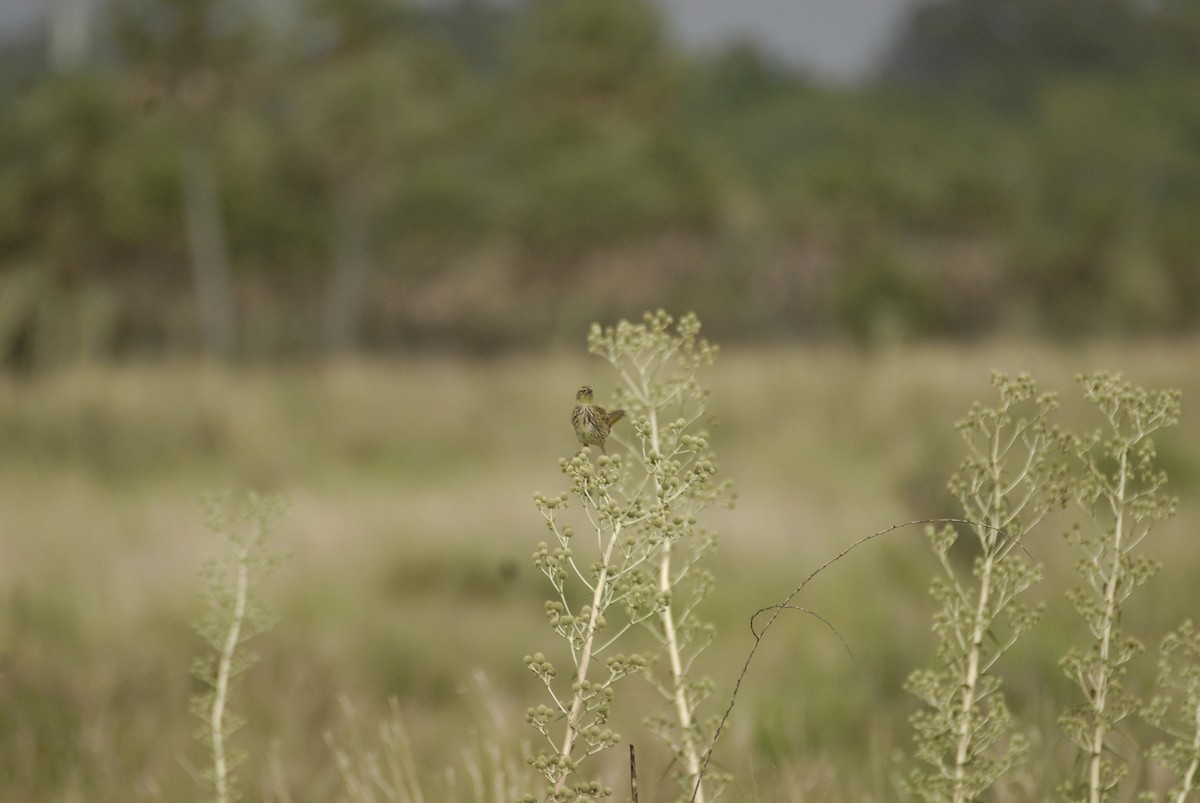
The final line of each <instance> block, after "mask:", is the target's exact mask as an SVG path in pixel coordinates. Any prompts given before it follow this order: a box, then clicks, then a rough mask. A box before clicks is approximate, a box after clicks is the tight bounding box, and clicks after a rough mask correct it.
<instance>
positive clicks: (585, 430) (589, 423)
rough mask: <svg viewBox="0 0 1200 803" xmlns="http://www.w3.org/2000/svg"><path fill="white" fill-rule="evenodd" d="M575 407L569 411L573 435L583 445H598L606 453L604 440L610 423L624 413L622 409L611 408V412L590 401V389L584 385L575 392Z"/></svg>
mask: <svg viewBox="0 0 1200 803" xmlns="http://www.w3.org/2000/svg"><path fill="white" fill-rule="evenodd" d="M575 402H576V404H575V409H574V410H573V411H572V412H571V426H573V427H575V437H576V438H579V442H580V443H582V444H583V445H584V446H599V447H600V451H601V452H604V453H605V454H607V452H608V450H607V449H605V448H604V442H605V441H606V440H608V433H609V432H610V431H611V430H612V425H613V424H615V423H617V422H618V421H620V420H621V418H622V417H623V416H624V415H625V411H624V410H613V411H612V412H611V413H610V412H608V411H607V410H605V409H604V408H603V407H601V406H600V405H598V404H593V403H592V389H591V387H590V386H588V385H584V386H583V387H581V388H580V389H579V392H578V393H576V394H575Z"/></svg>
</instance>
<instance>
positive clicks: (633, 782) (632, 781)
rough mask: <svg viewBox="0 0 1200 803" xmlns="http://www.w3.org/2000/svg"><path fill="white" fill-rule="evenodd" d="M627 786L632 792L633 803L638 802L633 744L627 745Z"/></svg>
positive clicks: (635, 757) (635, 756)
mask: <svg viewBox="0 0 1200 803" xmlns="http://www.w3.org/2000/svg"><path fill="white" fill-rule="evenodd" d="M629 788H630V790H631V791H632V793H633V803H638V791H637V754H636V753H635V752H634V751H633V745H632V744H630V745H629Z"/></svg>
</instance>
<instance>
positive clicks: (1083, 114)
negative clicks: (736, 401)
mask: <svg viewBox="0 0 1200 803" xmlns="http://www.w3.org/2000/svg"><path fill="white" fill-rule="evenodd" d="M285 6H286V4H285ZM286 7H287V8H288V9H289V12H288V13H287V14H284V15H282V16H278V15H277V16H276V17H272V18H270V21H268V19H267V18H263V19H259V18H258V17H257V16H255V14H254V12H253V9H254V8H256V6H254V5H252V4H251V5H243V4H233V3H229V2H227V0H204V2H181V1H180V0H121V2H118V3H115V4H114V5H113V6H112V7H111V10H110V11H109V12H108V15H109V16H108V18H107V19H104V20H102V21H101V24H98V26H97V31H100V32H106V33H105V35H106V36H107V37H108V40H109V41H108V42H107V44H106V46H105V47H103V48H97V51H98V52H99V53H100V54H101V55H100V56H97V57H96V58H95V59H94V60H93V63H92V65H91V66H90V67H89V68H88V69H87V70H85V71H78V70H76V71H63V70H58V71H54V70H43V71H40V72H38V71H34V72H33V75H34V77H33V79H32V80H29V81H27V82H26V84H25V87H24V89H22V90H20V91H14V90H9V89H5V90H4V91H5V92H7V93H8V94H9V95H10V96H11V97H8V98H6V102H4V103H3V104H0V299H2V301H0V364H3V365H5V366H8V367H22V366H25V367H28V366H36V365H41V364H53V363H57V362H64V361H74V360H78V359H82V358H90V357H97V356H119V355H126V354H130V353H144V352H147V351H151V352H160V351H164V350H184V351H190V350H196V349H198V348H201V347H203V346H204V345H205V343H206V341H212V339H213V332H212V326H213V325H218V326H219V325H220V322H221V321H222V320H224V321H233V320H236V321H237V332H236V335H233V334H231V335H230V338H233V339H235V340H236V353H240V354H243V355H245V356H256V357H261V356H278V355H282V354H290V353H305V352H310V351H314V350H319V349H322V348H328V347H366V348H374V349H379V348H388V347H396V346H407V347H414V346H415V347H426V346H438V347H445V346H449V347H455V348H467V349H471V350H494V349H498V348H505V347H510V346H519V345H537V344H542V343H545V342H546V341H550V340H556V339H558V338H560V337H563V336H564V334H565V333H567V332H573V331H578V330H579V328H580V327H582V326H583V325H585V324H586V322H587V321H590V320H592V319H594V318H596V317H605V316H608V315H611V314H615V313H623V314H624V313H628V312H629V311H630V310H636V309H641V308H645V307H653V306H658V305H668V306H680V307H683V306H687V307H691V308H694V309H696V310H697V311H698V312H699V313H700V314H701V315H703V317H704V319H705V320H706V321H707V322H708V325H709V328H710V329H711V330H712V331H713V332H714V333H715V334H716V335H718V336H721V337H723V338H726V339H728V338H730V337H734V338H736V337H743V338H762V337H776V336H780V335H797V334H801V335H805V336H810V337H812V336H817V337H831V336H834V337H836V336H848V337H850V338H852V339H853V340H856V341H858V342H863V343H873V342H877V341H879V340H886V339H894V338H905V337H920V336H930V335H936V336H976V335H981V334H989V333H995V332H1003V331H1014V330H1020V331H1024V332H1028V331H1030V330H1032V331H1034V332H1037V333H1042V334H1052V335H1056V336H1080V335H1088V334H1095V333H1141V334H1147V333H1149V334H1168V335H1169V334H1177V333H1181V332H1185V331H1194V330H1195V328H1196V326H1197V324H1198V323H1200V226H1197V225H1196V221H1197V220H1200V107H1198V106H1197V105H1196V104H1195V103H1191V102H1188V99H1190V98H1195V97H1200V55H1198V54H1200V17H1198V15H1197V13H1196V11H1195V4H1194V3H1190V2H1187V0H1176V1H1174V2H1161V3H1156V4H1153V5H1147V4H1144V3H1137V2H1134V1H1133V0H1104V2H1103V3H1101V4H1099V5H1097V4H1095V3H1094V2H1092V0H1086V1H1085V0H1055V2H1044V1H1043V0H986V1H984V2H980V1H979V0H940V2H936V3H931V4H927V5H924V6H921V7H919V8H918V9H917V10H916V11H915V12H914V13H913V14H912V15H911V16H910V18H909V19H908V20H907V22H906V24H905V26H904V27H903V29H902V30H901V31H899V32H898V36H897V38H896V40H895V42H894V43H893V45H892V48H891V50H890V51H889V53H888V54H887V55H886V57H885V59H884V60H883V62H882V64H881V69H880V71H879V75H878V76H877V77H876V78H875V79H874V80H871V81H868V82H865V83H864V84H862V85H859V86H853V87H833V86H827V85H823V84H820V83H817V82H815V81H813V80H810V79H809V78H807V77H805V76H804V75H803V74H801V73H798V72H796V71H794V70H790V69H788V68H785V67H782V66H780V65H778V64H775V63H772V62H771V61H770V60H768V59H767V58H766V57H764V56H763V55H762V54H760V53H758V52H756V51H755V50H754V49H752V48H749V47H747V46H733V47H730V48H728V49H726V50H723V51H720V52H715V53H709V54H705V55H699V56H691V57H688V56H685V55H684V54H683V53H682V52H681V51H679V50H678V49H677V48H676V47H675V46H674V45H673V44H672V43H671V42H670V41H669V40H668V38H667V37H666V35H665V32H664V29H663V24H662V20H661V19H660V18H659V16H658V15H657V13H656V12H655V11H654V9H653V7H652V5H651V4H649V3H648V2H646V0H616V1H613V0H531V2H528V3H526V4H523V5H521V6H518V7H516V8H514V9H512V10H508V11H503V10H498V9H495V8H491V7H488V6H484V5H481V4H479V3H473V2H466V1H465V0H464V2H461V3H458V4H453V5H449V6H443V7H439V8H437V9H436V10H429V9H417V8H410V7H408V6H405V5H403V4H402V3H400V2H399V1H398V0H311V2H303V3H298V4H296V5H295V6H286ZM97 36H100V34H99V33H98V34H97ZM11 50H12V53H9V54H8V55H9V58H6V59H3V60H0V63H3V64H13V65H17V66H14V67H13V68H12V69H13V70H18V71H20V72H21V73H22V74H25V73H27V72H29V69H28V66H27V65H22V62H21V60H20V59H19V58H17V57H16V55H20V53H25V52H26V51H25V50H21V49H20V48H19V47H18V46H17V45H12V46H11ZM14 54H16V55H14ZM14 75H15V73H14ZM15 80H16V79H15V78H14V77H13V76H6V77H3V79H2V80H0V86H3V87H9V86H11V85H13V83H14V81H15ZM7 101H11V102H7ZM189 148H191V149H193V151H195V149H197V148H199V149H200V153H201V156H202V157H203V159H202V160H201V161H198V162H193V165H195V164H198V165H201V168H200V169H201V170H204V169H208V170H210V171H211V172H213V173H214V174H215V175H214V176H212V178H213V179H214V181H215V187H216V191H215V194H213V195H211V199H210V200H209V201H208V202H207V205H208V209H207V211H208V212H209V213H210V214H209V215H208V217H205V216H204V212H205V203H206V201H205V198H206V197H208V196H205V195H204V194H203V193H202V192H201V193H199V194H197V192H198V191H197V188H196V186H195V182H196V180H197V179H196V174H195V173H194V172H193V173H191V174H189V173H188V169H187V167H186V165H187V164H188V162H187V157H186V156H185V154H186V153H188V149H189ZM193 155H194V154H193ZM205 166H207V167H205ZM189 175H190V177H189ZM200 189H203V188H202V187H201V188H200ZM206 220H207V221H208V224H209V225H208V226H207V228H205V227H204V226H203V225H202V224H203V223H204V222H205V221H206ZM216 224H219V227H217V228H214V226H215V225H216ZM198 241H199V242H200V243H201V245H203V244H204V243H205V242H208V244H209V245H210V246H213V247H214V248H215V250H213V248H210V249H209V251H208V252H206V253H208V254H209V256H210V257H211V256H212V255H214V254H215V255H216V256H221V255H222V254H223V255H224V258H223V259H217V260H216V261H215V262H214V261H213V260H212V259H211V258H210V259H209V261H208V263H205V262H204V260H203V259H201V258H200V257H198V256H197V253H198V251H197V242H198ZM205 265H207V266H208V267H205ZM214 270H216V271H218V272H221V271H224V272H227V273H228V276H227V277H226V278H224V279H221V280H222V281H226V282H227V283H228V284H229V285H230V286H231V287H232V292H230V293H228V294H227V295H226V296H222V295H221V293H220V292H216V293H215V294H210V296H209V297H208V298H207V300H205V299H203V298H200V296H201V295H202V293H201V290H200V288H201V287H202V286H203V282H202V280H201V275H202V274H204V273H205V271H207V272H208V274H209V275H211V274H212V272H213V271H214ZM218 278H221V277H218ZM218 290H219V287H218ZM214 304H215V305H217V306H221V305H224V306H226V307H229V308H230V309H228V310H226V311H225V313H226V314H224V315H222V314H221V310H217V312H216V313H213V311H212V305H214ZM205 305H207V306H208V309H207V311H205V309H204V307H205ZM214 315H215V317H214ZM213 321H216V322H217V323H216V324H213V323H212V322H213ZM322 322H323V323H324V325H322ZM209 345H212V343H211V342H209ZM218 350H219V351H220V350H221V349H218Z"/></svg>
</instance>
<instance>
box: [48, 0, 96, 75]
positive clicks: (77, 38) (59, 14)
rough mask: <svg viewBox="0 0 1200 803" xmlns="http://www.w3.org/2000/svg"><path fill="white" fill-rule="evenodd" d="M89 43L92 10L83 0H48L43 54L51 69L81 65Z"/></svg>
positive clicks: (89, 48)
mask: <svg viewBox="0 0 1200 803" xmlns="http://www.w3.org/2000/svg"><path fill="white" fill-rule="evenodd" d="M91 44H92V9H91V6H90V4H89V3H88V2H86V0H51V2H50V8H49V11H48V13H47V14H46V55H47V59H48V61H49V66H50V69H51V70H53V71H54V72H70V71H73V70H78V69H81V68H82V67H84V66H85V65H86V64H87V61H88V55H89V51H90V50H91Z"/></svg>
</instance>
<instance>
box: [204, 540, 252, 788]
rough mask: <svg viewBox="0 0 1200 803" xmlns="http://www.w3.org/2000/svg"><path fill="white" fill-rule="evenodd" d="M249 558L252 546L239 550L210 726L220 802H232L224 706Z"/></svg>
mask: <svg viewBox="0 0 1200 803" xmlns="http://www.w3.org/2000/svg"><path fill="white" fill-rule="evenodd" d="M249 558H250V549H249V547H240V548H239V549H238V550H237V583H236V588H235V591H234V604H233V619H232V620H231V621H230V623H229V631H228V632H227V633H226V634H225V641H224V643H223V644H222V645H221V659H220V662H219V663H218V665H217V683H216V688H215V689H214V694H213V703H212V712H211V715H210V716H209V723H208V724H209V730H210V732H211V733H212V740H213V776H214V778H213V781H214V783H215V785H216V789H217V801H218V803H229V799H230V798H229V762H228V760H227V758H226V756H225V706H226V703H227V701H228V699H229V680H230V678H231V677H232V675H233V656H234V653H235V652H236V651H237V646H238V644H239V642H240V639H241V633H242V624H243V623H244V622H245V620H246V606H247V603H248V600H249V596H250V568H249Z"/></svg>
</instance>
